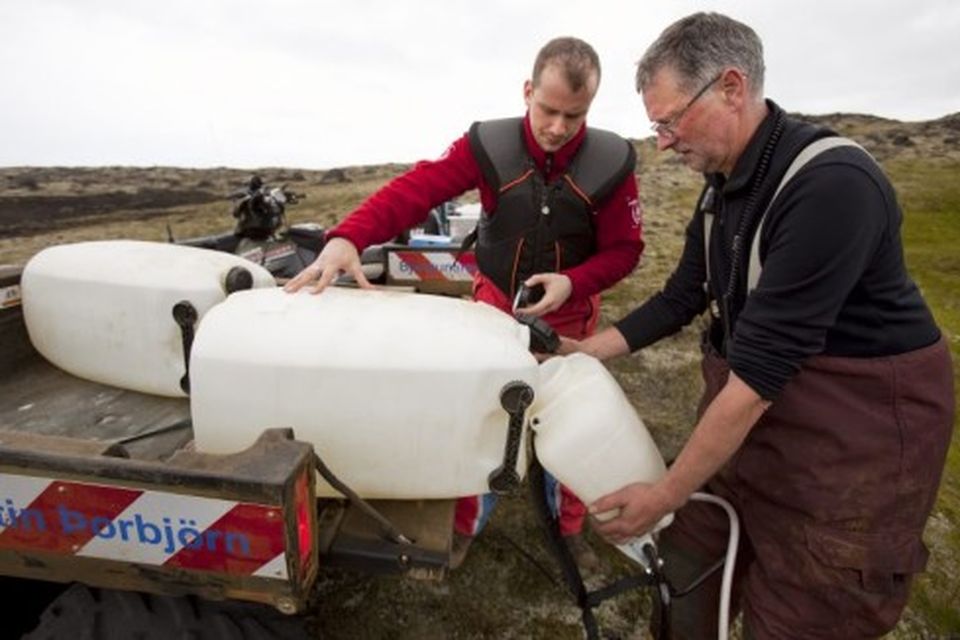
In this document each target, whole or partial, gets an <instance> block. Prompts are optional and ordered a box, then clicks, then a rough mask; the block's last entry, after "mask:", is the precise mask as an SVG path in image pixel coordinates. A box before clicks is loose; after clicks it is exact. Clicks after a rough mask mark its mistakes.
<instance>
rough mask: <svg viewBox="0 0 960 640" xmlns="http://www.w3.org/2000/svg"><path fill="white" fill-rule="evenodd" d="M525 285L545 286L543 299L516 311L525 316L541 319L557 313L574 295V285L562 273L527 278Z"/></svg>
mask: <svg viewBox="0 0 960 640" xmlns="http://www.w3.org/2000/svg"><path fill="white" fill-rule="evenodd" d="M523 284H525V285H526V286H528V287H535V286H537V285H541V286H543V297H542V298H540V300H539V301H538V302H537V303H536V304H533V305H530V306H529V307H522V308H519V309H517V310H516V312H517V313H522V314H523V315H525V316H537V317H539V316H543V315H546V314H548V313H550V312H551V311H556V310H557V309H559V308H560V307H561V306H563V303H564V302H566V301H567V299H568V298H569V297H570V294H571V293H573V283H572V282H570V278H569V277H567V276H565V275H563V274H562V273H538V274H536V275H533V276H530V277H529V278H527V279H526V280H525V281H524V283H523Z"/></svg>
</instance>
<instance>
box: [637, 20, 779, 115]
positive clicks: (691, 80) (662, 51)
mask: <svg viewBox="0 0 960 640" xmlns="http://www.w3.org/2000/svg"><path fill="white" fill-rule="evenodd" d="M726 67H736V68H737V69H740V70H741V71H742V72H743V73H744V74H745V75H746V76H747V82H748V85H749V87H750V91H751V93H752V94H753V95H754V96H755V97H756V96H762V94H763V71H764V65H763V44H762V43H761V42H760V38H759V37H758V36H757V34H756V32H754V30H753V29H751V28H750V27H748V26H747V25H745V24H743V23H742V22H737V21H736V20H734V19H733V18H729V17H727V16H725V15H722V14H719V13H703V12H701V13H694V14H692V15H689V16H687V17H686V18H681V19H680V20H677V21H676V22H674V23H673V24H672V25H670V26H669V27H667V28H666V29H665V30H664V31H663V33H661V34H660V37H659V38H657V40H656V41H655V42H654V43H653V44H652V45H650V47H649V48H648V49H647V51H646V53H644V54H643V57H642V58H641V59H640V62H638V63H637V92H638V93H642V92H643V90H644V89H645V88H646V87H648V86H649V85H650V83H651V82H652V81H653V78H654V76H655V75H656V74H657V72H659V71H660V70H661V69H663V68H669V69H671V70H673V71H674V72H675V73H676V74H677V75H678V81H679V83H680V88H681V89H682V90H683V91H686V92H690V93H693V92H694V91H696V90H697V89H698V88H700V87H702V86H703V85H705V84H706V83H708V82H710V80H711V79H713V78H716V77H717V76H718V75H719V74H720V73H721V72H722V71H723V69H724V68H726Z"/></svg>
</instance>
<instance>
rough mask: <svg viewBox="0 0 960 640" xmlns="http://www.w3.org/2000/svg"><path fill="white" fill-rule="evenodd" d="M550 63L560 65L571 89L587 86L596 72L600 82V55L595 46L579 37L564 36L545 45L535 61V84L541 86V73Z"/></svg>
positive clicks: (533, 74) (575, 89) (576, 89)
mask: <svg viewBox="0 0 960 640" xmlns="http://www.w3.org/2000/svg"><path fill="white" fill-rule="evenodd" d="M548 64H557V65H559V66H560V69H561V70H562V71H563V77H564V79H565V80H566V81H567V84H568V85H569V86H570V90H571V91H574V92H576V91H580V89H582V88H583V87H585V86H587V83H589V82H590V76H592V75H593V74H594V73H596V74H597V84H598V85H599V84H600V57H599V56H598V55H597V52H596V51H595V50H594V49H593V47H591V46H590V45H589V44H587V43H586V42H584V41H583V40H581V39H579V38H573V37H570V36H564V37H561V38H554V39H553V40H551V41H550V42H548V43H547V44H545V45H543V48H542V49H540V52H539V53H537V59H536V60H534V62H533V73H532V74H531V79H532V81H533V86H535V87H536V86H539V84H540V74H541V73H543V70H544V68H545V67H546V66H547V65H548Z"/></svg>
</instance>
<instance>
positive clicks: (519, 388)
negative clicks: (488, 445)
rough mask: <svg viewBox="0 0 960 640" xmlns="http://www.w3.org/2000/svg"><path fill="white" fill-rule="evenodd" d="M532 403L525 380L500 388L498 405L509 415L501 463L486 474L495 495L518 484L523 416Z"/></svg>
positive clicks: (528, 386)
mask: <svg viewBox="0 0 960 640" xmlns="http://www.w3.org/2000/svg"><path fill="white" fill-rule="evenodd" d="M532 403H533V389H532V388H531V387H530V385H528V384H527V383H526V382H519V381H514V382H510V383H507V384H506V385H505V386H504V387H503V389H501V390H500V405H501V406H502V407H503V408H504V410H505V411H506V412H507V413H508V414H509V415H510V422H509V424H508V426H507V442H506V445H505V446H504V451H503V463H502V464H501V465H500V466H499V467H497V468H496V469H494V470H493V471H491V472H490V475H489V476H487V485H488V486H489V487H490V491H492V492H493V493H495V494H497V495H507V494H509V493H511V492H512V491H514V490H515V489H516V488H517V487H519V486H520V474H519V473H517V457H518V456H519V454H520V440H521V438H522V436H523V418H524V416H525V415H526V412H527V407H529V406H530V405H531V404H532Z"/></svg>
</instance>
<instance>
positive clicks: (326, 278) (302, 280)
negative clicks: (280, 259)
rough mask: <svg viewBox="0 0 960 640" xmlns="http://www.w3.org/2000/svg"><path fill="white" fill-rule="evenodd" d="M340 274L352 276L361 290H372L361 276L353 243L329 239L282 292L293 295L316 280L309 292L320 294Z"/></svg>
mask: <svg viewBox="0 0 960 640" xmlns="http://www.w3.org/2000/svg"><path fill="white" fill-rule="evenodd" d="M341 273H345V274H347V275H350V276H352V277H353V279H354V280H356V281H357V285H359V286H360V287H361V288H362V289H373V285H372V284H370V282H369V281H368V280H367V277H366V276H365V275H363V266H362V265H361V264H360V254H359V253H358V252H357V248H356V247H355V246H353V243H352V242H350V241H349V240H346V239H345V238H331V239H330V240H329V241H328V242H327V244H326V246H324V247H323V251H321V252H320V255H319V256H317V259H316V260H314V261H313V262H312V263H311V264H310V266H308V267H307V268H306V269H304V270H303V271H301V272H300V273H298V274H297V275H296V276H294V277H293V278H292V279H291V280H290V282H288V283H287V284H285V285H284V287H283V290H284V291H286V292H287V293H293V292H294V291H299V290H300V289H302V288H303V287H305V286H307V285H309V284H310V283H311V282H313V281H314V280H316V281H317V282H316V284H314V285H313V287H312V288H311V289H310V292H311V293H320V292H321V291H323V290H324V289H326V288H327V286H328V285H329V284H330V283H331V282H333V281H334V280H335V279H336V278H337V276H339V275H340V274H341Z"/></svg>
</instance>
